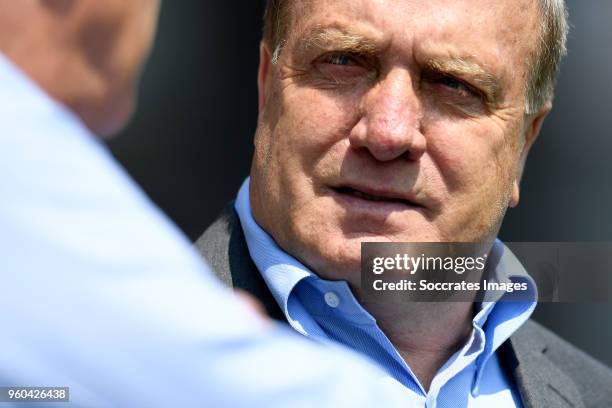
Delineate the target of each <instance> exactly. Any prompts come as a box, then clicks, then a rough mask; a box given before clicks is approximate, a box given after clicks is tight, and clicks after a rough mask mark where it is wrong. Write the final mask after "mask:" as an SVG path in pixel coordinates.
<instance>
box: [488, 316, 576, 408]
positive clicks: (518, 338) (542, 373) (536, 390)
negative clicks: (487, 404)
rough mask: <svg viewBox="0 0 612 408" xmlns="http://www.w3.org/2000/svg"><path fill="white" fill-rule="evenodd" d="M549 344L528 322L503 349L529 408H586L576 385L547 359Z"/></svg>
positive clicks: (507, 363)
mask: <svg viewBox="0 0 612 408" xmlns="http://www.w3.org/2000/svg"><path fill="white" fill-rule="evenodd" d="M546 351H547V344H546V341H545V339H544V338H543V336H542V334H541V331H540V330H538V327H537V325H536V323H534V322H532V321H528V322H527V323H525V325H524V326H523V327H521V328H520V329H519V330H518V331H517V332H516V333H515V334H513V335H512V336H511V337H510V339H509V340H508V341H507V342H506V343H504V344H503V345H502V347H500V349H499V353H500V358H501V360H502V362H503V363H504V365H505V367H506V369H507V370H508V371H509V373H510V374H511V375H512V377H514V379H515V381H516V385H517V388H518V390H519V393H520V394H521V398H522V400H523V405H524V406H525V407H526V408H556V407H559V408H569V407H573V408H584V403H583V401H582V398H581V396H580V393H579V392H578V389H577V387H576V384H575V383H574V382H573V381H572V380H571V379H570V378H569V377H568V376H567V375H566V374H565V373H564V372H563V371H561V370H560V369H559V368H558V367H557V366H556V365H555V364H553V363H552V361H551V360H550V359H549V358H548V357H547V356H546Z"/></svg>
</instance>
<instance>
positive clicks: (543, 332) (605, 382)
mask: <svg viewBox="0 0 612 408" xmlns="http://www.w3.org/2000/svg"><path fill="white" fill-rule="evenodd" d="M513 338H514V339H513V342H514V343H515V345H516V344H517V343H518V342H520V343H522V344H523V347H529V348H531V349H532V350H533V351H536V350H538V351H539V352H541V353H542V355H543V356H544V357H545V358H546V359H547V360H548V361H550V362H551V363H552V364H553V365H554V366H556V367H557V368H558V369H559V370H560V371H561V372H562V373H563V374H565V375H566V376H567V377H568V378H569V379H570V380H571V381H572V382H573V383H574V384H575V386H576V388H577V391H578V392H579V394H580V396H581V398H582V400H583V401H584V404H585V406H587V407H612V369H610V368H609V367H607V366H606V365H604V364H602V363H601V362H599V361H597V360H595V359H594V358H593V357H591V356H589V355H588V354H586V353H585V352H584V351H582V350H580V349H579V348H578V347H576V346H574V345H572V344H570V343H569V342H567V341H566V340H563V339H562V338H561V337H559V336H558V335H556V334H555V333H553V332H551V331H550V330H548V329H547V328H545V327H544V326H542V325H541V324H539V323H536V322H535V321H533V320H529V321H528V322H527V323H525V324H524V325H523V326H522V327H521V328H520V329H519V330H518V331H517V332H516V333H515V334H514V335H513Z"/></svg>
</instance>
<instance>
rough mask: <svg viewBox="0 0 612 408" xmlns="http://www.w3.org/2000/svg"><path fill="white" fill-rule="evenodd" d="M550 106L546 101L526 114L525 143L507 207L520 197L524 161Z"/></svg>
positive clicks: (516, 202) (517, 201) (513, 205)
mask: <svg viewBox="0 0 612 408" xmlns="http://www.w3.org/2000/svg"><path fill="white" fill-rule="evenodd" d="M551 108H552V102H550V101H549V102H546V103H545V104H544V105H543V106H542V107H541V108H540V110H539V111H538V112H536V113H534V114H531V115H528V116H527V118H526V120H525V126H524V128H523V134H524V137H525V143H524V144H523V150H522V151H521V156H520V158H519V164H518V166H519V167H518V169H517V172H516V178H515V179H514V182H513V184H512V195H511V196H510V203H509V205H508V206H509V207H516V206H517V205H518V203H519V199H520V184H521V178H522V177H523V170H525V162H526V161H527V155H528V154H529V150H530V149H531V146H533V143H534V142H535V141H536V139H537V138H538V135H539V134H540V130H541V129H542V124H543V123H544V119H546V116H547V115H548V113H549V112H550V110H551Z"/></svg>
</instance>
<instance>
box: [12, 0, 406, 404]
mask: <svg viewBox="0 0 612 408" xmlns="http://www.w3.org/2000/svg"><path fill="white" fill-rule="evenodd" d="M158 8H159V4H158V2H157V1H155V0H129V1H124V0H111V1H98V0H23V1H22V0H20V1H9V0H0V169H1V171H0V197H1V199H0V276H1V281H2V284H1V285H0V309H1V310H2V312H1V313H0V387H1V386H13V387H42V386H47V387H49V386H56V387H69V388H70V390H69V396H70V402H68V403H66V404H65V405H66V406H86V407H98V406H112V407H118V406H132V407H152V406H209V407H220V406H232V407H233V406H244V407H253V406H262V407H270V406H296V405H297V406H351V407H353V406H372V405H373V404H374V403H376V402H380V403H382V404H384V405H391V406H396V403H395V402H394V401H396V402H397V399H394V396H401V394H400V393H399V392H398V393H394V389H393V388H391V389H385V388H384V387H383V388H381V387H380V386H379V385H377V380H378V379H379V378H380V377H382V374H381V373H379V372H378V371H377V368H376V367H375V366H374V365H372V364H370V363H367V362H366V360H365V359H363V358H362V357H359V356H358V355H356V354H355V355H354V354H352V353H350V352H348V351H343V350H341V349H339V348H338V347H337V346H333V345H328V346H325V347H323V346H321V345H318V344H314V343H311V342H308V341H306V340H304V339H302V338H299V337H298V336H296V335H295V334H293V333H292V332H291V331H289V330H286V329H284V328H282V327H279V326H278V325H276V324H273V323H271V322H270V321H268V320H265V319H264V318H263V317H260V316H259V315H258V314H257V313H256V312H254V311H253V310H252V309H251V308H250V307H248V306H247V304H246V303H243V302H240V301H238V300H237V298H236V297H234V296H233V295H232V294H231V293H230V292H229V291H228V290H227V289H225V288H223V287H222V286H221V285H219V284H218V283H217V281H216V280H215V279H214V278H213V277H212V275H211V274H210V272H209V270H208V269H207V267H206V266H205V264H204V263H203V262H202V260H201V259H200V258H199V256H198V255H197V253H196V252H195V251H194V250H193V249H192V248H191V246H190V243H189V242H188V240H187V239H186V238H185V237H184V236H183V235H182V234H181V233H180V232H179V231H178V230H177V228H176V227H174V226H173V225H172V224H171V223H170V222H169V221H168V219H167V218H166V217H165V216H164V215H163V214H161V212H160V211H159V210H158V209H157V208H155V206H154V205H153V204H152V203H151V202H150V201H149V200H148V199H147V197H146V196H145V195H144V194H143V192H142V191H141V190H140V189H139V188H138V186H137V185H136V184H135V183H134V182H133V181H132V180H131V179H130V178H129V177H128V176H127V174H126V173H125V171H124V170H123V169H121V168H120V167H119V166H118V165H117V163H116V162H115V161H114V160H113V158H112V156H111V155H110V153H109V152H108V150H107V149H106V147H105V146H104V145H103V144H102V143H101V142H100V141H99V140H98V139H97V138H96V136H94V134H98V135H110V134H113V133H115V132H117V131H118V130H119V129H120V128H121V127H122V126H124V125H125V123H126V122H127V120H128V119H129V117H130V115H131V113H132V111H133V109H134V105H135V104H134V102H135V97H136V83H137V78H138V76H139V72H140V69H141V63H142V62H143V60H144V58H145V56H146V55H147V54H148V51H149V47H150V43H151V41H152V38H153V35H154V31H155V25H156V20H157V14H158ZM395 390H397V389H395ZM9 403H10V402H9ZM5 405H6V404H5V403H4V402H0V406H5ZM15 405H16V406H23V405H24V404H23V403H19V404H15ZM26 405H27V404H26ZM34 405H35V406H40V404H34ZM52 405H54V406H57V405H64V404H52Z"/></svg>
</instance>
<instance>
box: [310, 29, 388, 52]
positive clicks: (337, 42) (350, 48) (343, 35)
mask: <svg viewBox="0 0 612 408" xmlns="http://www.w3.org/2000/svg"><path fill="white" fill-rule="evenodd" d="M320 50H334V51H341V52H349V53H353V54H359V55H374V54H376V53H378V52H379V51H380V47H379V46H378V44H377V43H376V42H375V41H373V40H371V39H369V38H367V37H365V36H363V35H360V34H357V33H352V32H349V31H345V30H341V29H339V28H334V27H317V28H314V29H313V30H311V31H309V32H308V33H307V34H306V35H304V36H303V37H302V38H301V39H300V45H299V46H298V52H300V53H301V54H307V53H310V52H312V51H320Z"/></svg>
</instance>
